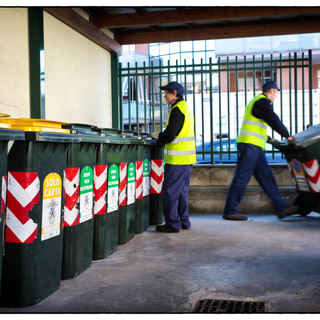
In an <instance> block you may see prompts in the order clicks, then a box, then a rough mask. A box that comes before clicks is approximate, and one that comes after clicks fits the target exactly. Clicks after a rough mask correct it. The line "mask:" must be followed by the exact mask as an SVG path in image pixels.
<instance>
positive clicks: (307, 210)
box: [299, 207, 312, 217]
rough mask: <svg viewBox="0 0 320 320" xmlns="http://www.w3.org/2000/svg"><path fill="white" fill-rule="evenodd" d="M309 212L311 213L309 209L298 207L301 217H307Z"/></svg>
mask: <svg viewBox="0 0 320 320" xmlns="http://www.w3.org/2000/svg"><path fill="white" fill-rule="evenodd" d="M310 212H312V211H311V210H310V209H307V208H301V207H299V214H300V216H302V217H305V216H307V215H308V214H309V213H310Z"/></svg>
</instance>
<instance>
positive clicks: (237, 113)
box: [235, 56, 240, 134]
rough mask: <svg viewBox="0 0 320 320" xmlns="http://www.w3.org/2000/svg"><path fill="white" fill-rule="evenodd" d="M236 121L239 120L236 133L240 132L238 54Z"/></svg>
mask: <svg viewBox="0 0 320 320" xmlns="http://www.w3.org/2000/svg"><path fill="white" fill-rule="evenodd" d="M235 61H236V121H237V127H236V130H237V131H236V133H237V134H238V132H239V127H240V125H239V73H238V56H236V60H235Z"/></svg>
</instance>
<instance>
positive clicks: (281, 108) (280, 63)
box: [279, 53, 283, 121]
mask: <svg viewBox="0 0 320 320" xmlns="http://www.w3.org/2000/svg"><path fill="white" fill-rule="evenodd" d="M279 57H280V62H279V66H280V76H279V77H280V89H281V90H282V88H283V81H282V53H280V56H279ZM282 93H283V91H280V119H281V121H283V94H282Z"/></svg>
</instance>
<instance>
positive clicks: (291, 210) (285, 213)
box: [278, 206, 300, 219]
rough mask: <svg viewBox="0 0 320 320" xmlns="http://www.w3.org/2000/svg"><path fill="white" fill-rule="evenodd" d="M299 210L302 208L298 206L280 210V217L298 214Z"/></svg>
mask: <svg viewBox="0 0 320 320" xmlns="http://www.w3.org/2000/svg"><path fill="white" fill-rule="evenodd" d="M299 211H300V208H299V207H298V206H291V207H288V208H286V209H284V210H283V211H281V212H279V213H278V218H279V219H283V218H285V217H288V216H292V215H293V214H297V213H299Z"/></svg>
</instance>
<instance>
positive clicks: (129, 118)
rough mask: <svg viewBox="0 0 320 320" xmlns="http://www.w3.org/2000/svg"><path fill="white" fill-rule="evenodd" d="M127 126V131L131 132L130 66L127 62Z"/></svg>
mask: <svg viewBox="0 0 320 320" xmlns="http://www.w3.org/2000/svg"><path fill="white" fill-rule="evenodd" d="M127 68H128V126H129V130H131V91H132V89H131V81H130V71H129V70H130V64H129V62H128V66H127Z"/></svg>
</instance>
